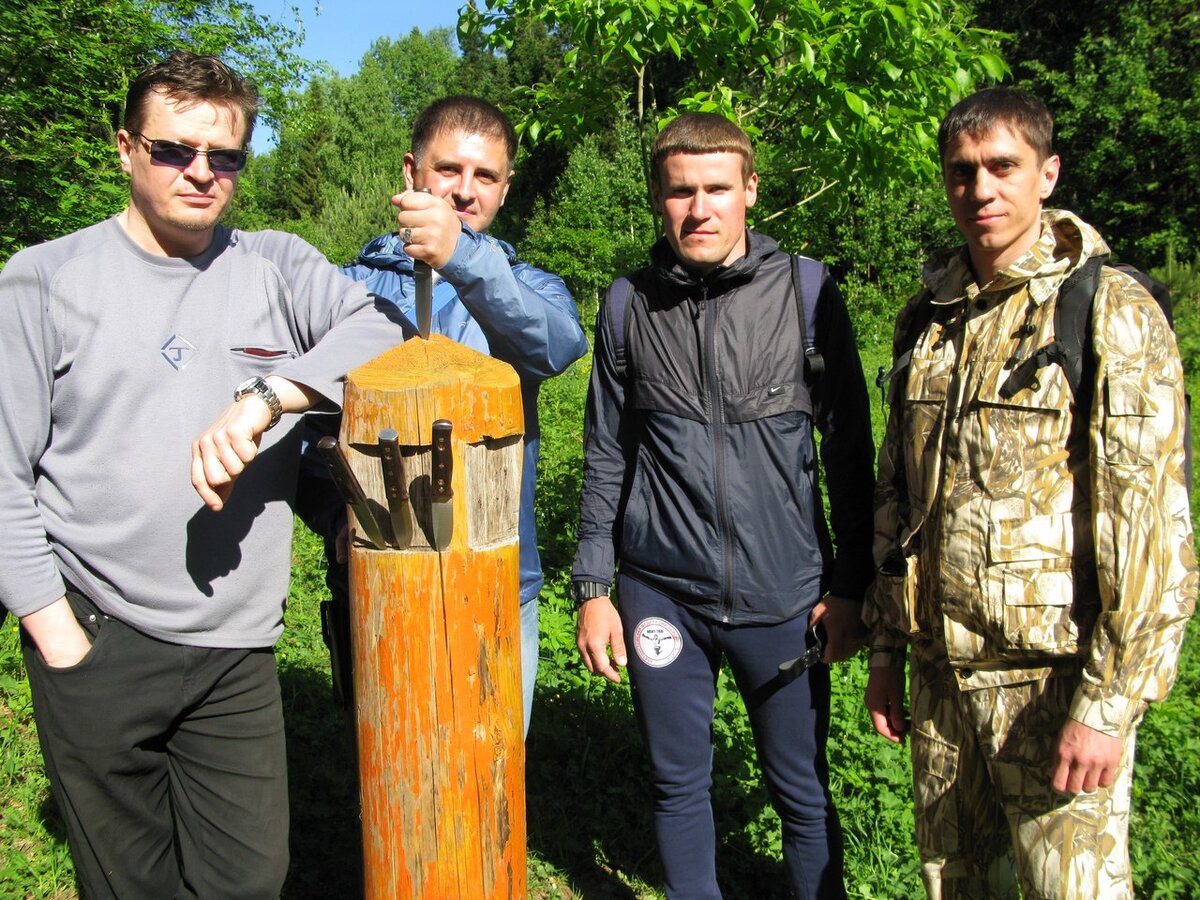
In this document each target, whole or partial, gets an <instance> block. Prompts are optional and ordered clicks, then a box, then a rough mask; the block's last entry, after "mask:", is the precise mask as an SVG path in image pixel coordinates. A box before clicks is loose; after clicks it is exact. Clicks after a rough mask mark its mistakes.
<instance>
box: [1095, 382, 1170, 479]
mask: <svg viewBox="0 0 1200 900" xmlns="http://www.w3.org/2000/svg"><path fill="white" fill-rule="evenodd" d="M1144 378H1145V373H1144V372H1141V371H1123V370H1120V369H1117V368H1116V367H1114V366H1109V367H1108V368H1107V369H1106V370H1105V396H1104V411H1105V414H1106V415H1105V417H1104V455H1105V457H1106V458H1107V459H1108V461H1109V462H1111V463H1114V464H1115V465H1122V466H1150V465H1153V464H1154V462H1155V455H1156V453H1157V450H1158V445H1159V444H1158V440H1157V438H1156V436H1155V432H1154V417H1155V415H1156V413H1157V412H1158V405H1157V404H1156V403H1155V402H1154V398H1153V397H1152V396H1150V390H1149V388H1148V386H1147V385H1146V384H1145V381H1144Z"/></svg>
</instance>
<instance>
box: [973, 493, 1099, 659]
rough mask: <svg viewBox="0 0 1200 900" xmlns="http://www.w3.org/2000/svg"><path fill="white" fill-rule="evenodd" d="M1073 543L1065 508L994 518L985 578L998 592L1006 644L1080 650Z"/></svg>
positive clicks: (1058, 650) (1010, 646)
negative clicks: (1026, 517) (1041, 513)
mask: <svg viewBox="0 0 1200 900" xmlns="http://www.w3.org/2000/svg"><path fill="white" fill-rule="evenodd" d="M1073 548H1074V531H1073V522H1072V519H1071V516H1070V514H1069V513H1052V514H1050V515H1045V516H1032V517H1031V518H1028V519H1000V520H998V521H995V522H993V523H992V526H991V528H990V530H989V534H988V555H989V561H990V563H991V564H992V569H991V571H989V572H988V584H989V590H990V591H991V592H992V593H993V594H994V593H996V592H998V593H999V597H998V598H997V599H998V600H999V605H1000V607H1001V621H1002V622H1003V630H1004V639H1005V641H1006V643H1007V649H1013V650H1043V651H1054V652H1055V653H1074V652H1075V651H1076V650H1078V648H1079V623H1078V622H1077V621H1076V620H1075V615H1076V610H1075V608H1074V606H1075V604H1074V600H1075V579H1074V572H1073V569H1072V552H1073Z"/></svg>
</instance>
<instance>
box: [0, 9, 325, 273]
mask: <svg viewBox="0 0 1200 900" xmlns="http://www.w3.org/2000/svg"><path fill="white" fill-rule="evenodd" d="M297 39H298V35H297V34H296V33H295V32H294V31H292V30H291V29H289V28H287V27H286V26H284V25H281V24H278V23H276V22H274V21H272V20H271V19H270V18H268V17H266V16H260V15H258V14H257V13H255V12H254V11H253V7H252V6H251V5H250V3H248V2H242V0H213V2H199V0H174V2H156V3H151V2H145V0H69V2H53V3H52V2H48V0H29V2H26V3H21V4H16V3H8V4H4V5H3V6H0V73H3V76H2V77H0V82H2V83H3V84H4V89H3V91H2V92H0V209H3V210H4V215H5V220H6V227H5V229H4V231H3V232H0V261H3V260H4V259H7V258H8V257H9V256H11V255H12V254H13V253H15V252H16V251H17V250H19V249H20V248H21V247H24V246H27V245H29V244H34V243H39V242H41V241H44V240H48V239H50V238H53V237H58V236H59V235H61V234H65V233H67V232H70V231H74V230H76V229H78V228H81V227H83V226H85V225H90V224H92V223H93V222H96V221H98V220H100V219H103V218H106V217H107V216H110V215H112V214H114V213H115V212H117V211H118V210H120V209H121V207H122V206H124V204H125V202H126V197H127V194H126V189H125V177H124V175H122V173H121V171H120V167H119V164H118V159H117V154H116V150H115V147H114V138H115V134H116V129H117V128H118V127H119V125H120V122H121V118H122V114H123V109H122V107H123V103H124V98H125V91H126V89H127V87H128V84H129V80H130V79H131V78H132V77H133V76H134V75H135V74H136V73H137V72H138V71H139V70H141V69H142V68H143V67H144V66H146V65H148V64H149V63H151V62H154V61H156V60H157V59H160V58H161V57H163V56H165V55H166V54H167V53H168V52H170V51H171V50H174V49H177V48H179V47H187V48H189V49H192V50H195V51H197V52H200V53H205V52H207V53H215V54H218V55H220V56H221V57H222V58H223V59H225V60H226V61H228V62H229V63H230V64H232V65H234V66H235V67H237V68H239V69H240V70H241V71H242V72H244V73H245V74H248V75H251V76H252V77H254V78H255V80H256V81H257V82H258V84H259V86H260V89H261V90H262V92H263V98H264V101H265V106H266V110H265V117H266V118H267V119H270V118H271V117H272V115H273V114H274V113H275V112H276V111H277V110H278V105H277V104H278V101H279V98H280V97H281V96H282V86H283V85H284V84H286V83H288V82H290V81H292V80H294V79H295V78H296V77H298V76H299V74H300V73H301V72H302V71H303V69H304V64H303V63H302V62H301V60H300V59H299V58H298V57H297V56H296V55H295V54H294V53H293V52H292V48H293V47H294V46H295V45H296V43H297Z"/></svg>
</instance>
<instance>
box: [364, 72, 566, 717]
mask: <svg viewBox="0 0 1200 900" xmlns="http://www.w3.org/2000/svg"><path fill="white" fill-rule="evenodd" d="M516 152H517V136H516V132H515V131H514V130H513V127H512V125H511V123H510V122H509V121H508V119H507V118H506V117H505V115H504V113H502V112H501V111H500V110H499V109H498V108H497V107H495V106H493V105H492V104H491V103H488V102H487V101H485V100H481V99H479V98H476V97H466V96H453V97H446V98H443V99H441V100H438V101H435V102H434V103H432V104H430V105H429V106H428V107H426V108H425V110H424V111H423V112H422V113H421V114H420V115H419V116H417V119H416V121H415V122H414V123H413V134H412V149H411V150H410V151H409V152H408V153H406V154H405V155H404V183H405V188H406V190H405V191H404V193H402V194H397V195H396V196H395V197H393V198H392V203H393V204H394V205H395V206H396V207H397V209H398V210H399V213H398V215H397V231H396V233H391V234H384V235H380V236H379V237H377V238H375V239H374V240H372V241H371V242H370V243H368V244H367V245H366V246H365V247H363V249H362V252H361V253H360V254H359V256H358V259H357V260H356V261H355V262H354V263H352V264H351V265H349V266H345V267H344V268H343V271H344V272H346V273H347V274H348V275H350V276H351V277H352V278H354V279H356V280H359V281H365V282H366V286H367V289H368V290H369V291H371V292H372V293H374V294H376V295H377V296H380V297H384V298H386V299H388V300H391V301H392V302H393V303H395V304H396V305H397V306H398V307H399V308H400V311H401V312H402V313H404V315H405V316H407V317H408V318H409V319H410V320H411V321H413V322H415V321H416V313H415V310H414V306H415V302H416V290H415V281H414V278H413V260H414V259H417V260H421V261H423V262H426V263H428V264H429V265H430V267H432V269H433V270H434V273H435V275H434V288H433V326H432V330H433V331H434V332H436V333H438V334H443V335H446V336H447V337H450V338H453V339H454V340H456V341H458V342H459V343H460V344H463V345H465V346H467V347H471V348H473V349H475V350H478V351H480V352H481V353H486V354H488V355H489V356H493V357H495V358H496V359H500V360H503V361H504V362H506V363H508V364H509V365H511V366H512V367H513V368H514V369H516V370H517V374H518V375H519V376H520V379H521V396H522V400H523V405H524V410H525V454H524V463H523V468H522V473H521V505H520V567H521V677H522V685H523V691H524V715H525V729H526V731H528V729H529V714H530V709H531V707H532V704H533V686H534V682H535V681H536V678H537V662H538V649H537V644H538V614H537V597H538V591H540V590H541V587H542V567H541V560H540V559H539V557H538V547H537V531H536V527H535V522H534V508H533V507H534V491H535V487H536V484H537V460H538V447H539V445H540V443H541V432H540V429H539V426H538V415H537V398H538V391H539V389H540V387H541V383H542V382H543V381H545V380H546V379H547V378H550V377H552V376H554V375H558V374H559V373H560V372H563V371H564V370H566V368H567V367H568V366H570V365H571V363H573V362H574V361H575V360H577V359H579V358H580V357H581V356H583V354H584V353H585V352H586V351H587V339H586V338H585V337H584V334H583V329H582V328H581V327H580V325H579V312H578V310H577V309H576V307H575V301H574V300H573V299H572V297H571V294H570V292H569V291H568V290H567V287H566V285H565V284H563V282H562V279H560V278H559V277H558V276H556V275H551V274H550V273H549V272H544V271H542V270H541V269H538V268H535V267H534V266H531V265H528V264H526V263H523V262H518V260H517V256H516V252H515V251H514V250H513V248H512V247H511V246H510V245H509V244H507V243H505V242H504V241H500V240H497V239H496V238H493V237H491V236H489V235H487V234H485V232H486V231H487V229H488V228H489V226H491V224H492V221H493V220H494V219H495V218H496V214H497V213H498V212H499V211H500V207H501V206H502V205H503V204H504V198H505V196H506V195H507V194H508V188H509V185H510V183H511V179H512V172H513V169H512V164H513V159H514V157H515V156H516Z"/></svg>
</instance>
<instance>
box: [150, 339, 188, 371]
mask: <svg viewBox="0 0 1200 900" xmlns="http://www.w3.org/2000/svg"><path fill="white" fill-rule="evenodd" d="M159 352H160V353H162V358H163V359H165V360H166V361H167V362H168V363H169V364H170V366H171V368H172V369H174V370H175V371H177V372H182V371H183V369H184V367H186V366H187V364H188V363H190V362H191V361H192V357H193V356H195V355H196V346H195V345H194V344H193V343H192V342H191V341H189V340H188V339H187V338H185V337H183V336H182V335H179V334H173V335H171V336H170V337H169V338H167V342H166V343H165V344H163V345H162V349H161V350H160V351H159Z"/></svg>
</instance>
